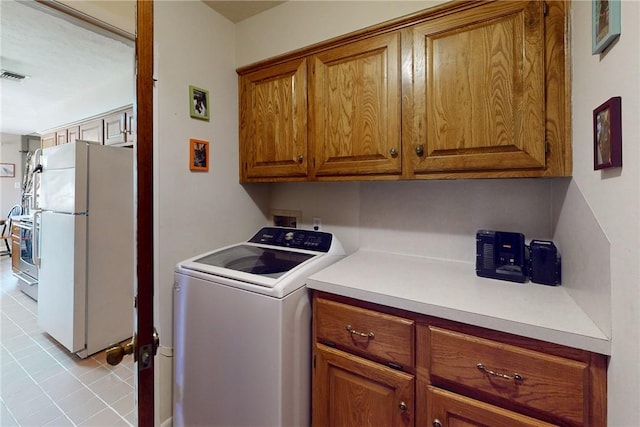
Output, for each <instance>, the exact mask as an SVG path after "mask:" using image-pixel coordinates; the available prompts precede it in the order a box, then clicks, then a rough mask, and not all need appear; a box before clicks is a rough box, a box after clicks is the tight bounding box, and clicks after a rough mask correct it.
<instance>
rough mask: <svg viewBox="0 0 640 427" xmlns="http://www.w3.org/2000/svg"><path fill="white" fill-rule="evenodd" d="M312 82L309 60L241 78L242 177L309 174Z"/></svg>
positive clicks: (258, 177)
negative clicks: (308, 135)
mask: <svg viewBox="0 0 640 427" xmlns="http://www.w3.org/2000/svg"><path fill="white" fill-rule="evenodd" d="M306 82H307V61H306V59H296V60H293V61H289V62H286V63H284V64H277V65H274V66H272V67H268V68H265V69H261V70H258V71H255V72H253V73H250V74H246V75H243V76H241V77H240V112H241V114H240V152H241V156H240V159H241V164H240V174H241V180H242V181H247V180H249V181H251V180H252V179H253V180H260V181H265V178H266V180H270V179H273V180H277V179H278V178H295V177H302V178H305V177H306V176H307V164H308V163H307V85H306ZM260 178H262V179H260Z"/></svg>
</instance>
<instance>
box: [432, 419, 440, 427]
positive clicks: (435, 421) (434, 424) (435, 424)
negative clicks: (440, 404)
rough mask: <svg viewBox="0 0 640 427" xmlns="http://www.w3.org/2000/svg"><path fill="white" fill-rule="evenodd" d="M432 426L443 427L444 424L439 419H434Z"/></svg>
mask: <svg viewBox="0 0 640 427" xmlns="http://www.w3.org/2000/svg"><path fill="white" fill-rule="evenodd" d="M431 425H432V426H433V427H442V423H441V422H440V420H439V419H437V418H434V419H433V421H432V422H431Z"/></svg>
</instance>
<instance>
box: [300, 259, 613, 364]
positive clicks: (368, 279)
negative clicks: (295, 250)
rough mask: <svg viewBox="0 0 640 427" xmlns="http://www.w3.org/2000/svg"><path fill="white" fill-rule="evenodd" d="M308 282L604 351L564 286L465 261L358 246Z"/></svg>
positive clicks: (605, 341)
mask: <svg viewBox="0 0 640 427" xmlns="http://www.w3.org/2000/svg"><path fill="white" fill-rule="evenodd" d="M307 287H309V288H311V289H317V290H320V291H325V292H329V293H333V294H338V295H343V296H347V297H351V298H356V299H359V300H362V301H368V302H372V303H377V304H382V305H385V306H389V307H395V308H400V309H404V310H408V311H412V312H415V313H420V314H426V315H430V316H435V317H440V318H443V319H449V320H454V321H457V322H462V323H467V324H470V325H476V326H481V327H484V328H489V329H494V330H498V331H503V332H509V333H512V334H516V335H521V336H524V337H529V338H535V339H539V340H543V341H548V342H552V343H556V344H562V345H565V346H569V347H574V348H579V349H583V350H589V351H593V352H596V353H600V354H605V355H610V354H611V343H610V340H609V338H607V336H606V335H605V334H604V333H603V332H602V331H601V330H600V329H599V328H598V327H597V326H596V325H595V323H594V322H593V321H592V320H591V319H590V318H589V316H587V315H586V313H585V312H584V311H583V310H582V309H581V308H580V307H579V306H578V305H577V304H576V303H575V301H574V300H573V299H572V298H571V296H570V295H569V294H568V293H567V291H566V289H565V288H564V287H563V286H545V285H540V284H535V283H530V282H527V283H515V282H507V281H502V280H495V279H486V278H482V277H478V276H476V272H475V265H474V264H472V263H467V262H456V261H443V260H438V259H431V258H423V257H415V256H410V255H400V254H393V253H386V252H376V251H359V252H356V253H354V254H353V255H350V256H348V257H346V258H345V259H343V260H341V261H339V262H337V263H336V264H333V265H331V266H329V267H328V268H326V269H324V270H322V271H320V272H318V273H316V274H314V275H312V276H311V277H309V278H308V280H307Z"/></svg>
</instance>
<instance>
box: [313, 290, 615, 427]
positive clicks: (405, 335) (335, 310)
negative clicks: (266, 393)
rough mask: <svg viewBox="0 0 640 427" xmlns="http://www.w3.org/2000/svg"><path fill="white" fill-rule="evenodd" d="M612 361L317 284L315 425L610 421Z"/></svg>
mask: <svg viewBox="0 0 640 427" xmlns="http://www.w3.org/2000/svg"><path fill="white" fill-rule="evenodd" d="M606 366H607V356H604V355H600V354H596V353H592V352H589V351H586V350H580V349H576V348H572V347H566V346H563V345H559V344H554V343H549V342H544V341H539V340H535V339H530V338H526V337H522V336H517V335H513V334H508V333H504V332H500V331H495V330H490V329H485V328H479V327H475V326H472V325H467V324H463V323H458V322H454V321H450V320H445V319H440V318H436V317H431V316H426V315H423V314H417V313H412V312H408V311H405V310H400V309H396V308H393V307H387V306H381V305H378V304H372V303H368V302H363V301H358V300H355V299H353V298H347V297H343V296H339V295H333V294H329V293H325V292H319V291H313V367H314V369H313V373H312V376H313V383H312V384H313V390H312V407H313V411H312V412H313V425H314V427H324V426H345V427H349V426H354V427H355V426H358V427H359V426H413V425H416V426H433V427H505V426H509V427H533V426H537V427H547V426H562V427H587V426H589V427H594V426H598V427H599V426H606V419H607V416H606V413H607V410H606V406H607V405H606V402H607V386H606V384H607V383H606V381H607V378H606V370H607V368H606ZM398 409H400V411H398ZM414 423H415V424H414Z"/></svg>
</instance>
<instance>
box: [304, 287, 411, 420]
mask: <svg viewBox="0 0 640 427" xmlns="http://www.w3.org/2000/svg"><path fill="white" fill-rule="evenodd" d="M313 310H314V315H313V318H314V319H315V320H314V334H313V358H314V360H313V374H312V375H313V392H312V396H313V397H312V408H313V409H312V424H313V425H314V426H343V427H366V426H370V427H411V426H413V425H414V416H415V399H414V393H415V375H414V372H415V370H414V351H413V345H414V344H413V343H414V335H415V334H414V322H413V321H412V320H408V319H404V318H401V317H398V316H393V315H388V314H385V313H379V312H376V311H373V310H368V309H364V308H360V307H356V306H352V305H349V304H343V303H340V302H336V301H330V300H327V299H323V298H314V302H313Z"/></svg>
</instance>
